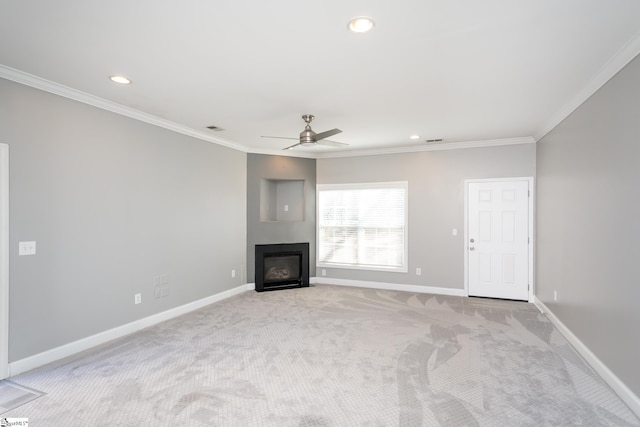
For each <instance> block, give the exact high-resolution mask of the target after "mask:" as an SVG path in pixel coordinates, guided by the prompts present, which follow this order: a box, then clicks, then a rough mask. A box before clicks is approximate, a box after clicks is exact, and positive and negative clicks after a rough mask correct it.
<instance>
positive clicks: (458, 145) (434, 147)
mask: <svg viewBox="0 0 640 427" xmlns="http://www.w3.org/2000/svg"><path fill="white" fill-rule="evenodd" d="M535 142H536V140H535V139H534V138H533V137H531V136H525V137H520V138H505V139H487V140H480V141H464V142H444V143H436V144H430V145H408V146H405V147H384V148H372V149H364V150H350V151H332V152H330V153H317V154H316V158H317V159H324V158H334V157H358V156H376V155H381V154H403V153H417V152H421V151H443V150H459V149H463V148H483V147H497V146H501V145H518V144H535Z"/></svg>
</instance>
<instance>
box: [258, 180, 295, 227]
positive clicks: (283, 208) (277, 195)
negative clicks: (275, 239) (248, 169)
mask: <svg viewBox="0 0 640 427" xmlns="http://www.w3.org/2000/svg"><path fill="white" fill-rule="evenodd" d="M260 221H262V222H266V221H304V180H302V179H299V180H298V179H263V180H261V181H260Z"/></svg>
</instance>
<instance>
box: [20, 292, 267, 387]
mask: <svg viewBox="0 0 640 427" xmlns="http://www.w3.org/2000/svg"><path fill="white" fill-rule="evenodd" d="M252 289H255V285H254V284H252V283H249V284H246V285H240V286H237V287H235V288H232V289H229V290H227V291H224V292H220V293H218V294H215V295H211V296H209V297H206V298H203V299H201V300H198V301H193V302H191V303H188V304H185V305H181V306H180V307H176V308H172V309H170V310H167V311H163V312H162V313H158V314H154V315H151V316H149V317H145V318H143V319H139V320H136V321H134V322H131V323H128V324H126V325H122V326H118V327H116V328H113V329H109V330H108V331H104V332H100V333H98V334H95V335H92V336H90V337H87V338H83V339H80V340H78V341H74V342H71V343H69V344H65V345H61V346H60V347H56V348H54V349H51V350H47V351H45V352H42V353H39V354H36V355H33V356H30V357H27V358H25V359H21V360H17V361H15V362H11V363H10V364H9V373H10V375H11V376H15V375H19V374H21V373H23V372H27V371H30V370H32V369H35V368H38V367H40V366H44V365H46V364H48V363H51V362H55V361H57V360H60V359H63V358H65V357H68V356H72V355H74V354H77V353H79V352H81V351H85V350H88V349H90V348H93V347H96V346H98V345H101V344H104V343H107V342H109V341H112V340H115V339H117V338H121V337H124V336H126V335H129V334H132V333H134V332H138V331H140V330H142V329H145V328H148V327H150V326H153V325H157V324H158V323H160V322H164V321H166V320H169V319H173V318H175V317H178V316H182V315H183V314H187V313H190V312H192V311H195V310H198V309H200V308H202V307H205V306H207V305H209V304H213V303H215V302H218V301H221V300H223V299H227V298H230V297H232V296H235V295H238V294H241V293H242V292H245V291H249V290H252Z"/></svg>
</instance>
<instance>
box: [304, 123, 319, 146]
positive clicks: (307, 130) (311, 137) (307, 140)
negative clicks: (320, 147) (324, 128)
mask: <svg viewBox="0 0 640 427" xmlns="http://www.w3.org/2000/svg"><path fill="white" fill-rule="evenodd" d="M315 143H316V133H315V132H314V131H313V130H311V126H309V125H306V126H305V127H304V130H303V131H302V132H300V145H314V144H315Z"/></svg>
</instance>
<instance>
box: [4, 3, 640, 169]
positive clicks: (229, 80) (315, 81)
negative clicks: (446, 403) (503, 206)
mask: <svg viewBox="0 0 640 427" xmlns="http://www.w3.org/2000/svg"><path fill="white" fill-rule="evenodd" d="M358 15H367V16H371V17H372V18H373V19H374V20H375V22H376V26H375V28H374V29H373V31H371V32H370V33H368V34H366V35H355V34H352V33H350V32H349V31H348V30H347V22H348V21H349V19H350V18H352V17H355V16H358ZM638 52H640V1H638V0H485V1H477V0H440V1H435V0H396V1H393V2H391V1H388V0H367V1H365V0H357V1H356V0H353V1H349V0H295V1H294V0H274V1H258V0H253V1H247V0H216V1H212V0H185V1H181V2H178V1H168V0H153V1H152V0H136V1H130V0H112V1H108V2H98V1H88V0H75V1H73V0H57V1H50V0H29V1H27V0H3V1H2V6H1V9H0V64H3V65H4V67H2V70H0V71H2V73H0V76H4V77H7V76H9V78H12V79H14V80H20V79H22V81H25V78H23V77H24V76H23V77H20V78H17V77H16V76H18V75H23V73H28V74H30V75H34V76H37V77H38V79H33V77H31V76H28V79H27V80H29V79H30V80H29V81H33V80H36V81H39V80H40V79H46V80H47V81H50V82H55V83H56V84H58V85H64V86H67V87H69V88H72V89H73V90H74V91H76V93H80V92H84V93H86V94H90V95H93V96H94V97H99V98H103V99H105V100H108V101H109V102H108V103H107V104H108V105H114V104H113V103H115V104H119V105H122V106H126V107H129V109H127V111H132V110H130V109H135V110H139V111H141V112H143V113H146V114H148V115H151V116H155V117H157V118H159V119H160V120H158V123H160V124H161V125H167V124H169V127H171V126H173V125H175V127H176V128H177V129H179V130H182V131H184V132H185V133H191V134H193V135H195V136H199V137H202V138H205V139H209V140H218V141H220V142H221V143H223V144H225V145H230V146H234V147H238V148H240V149H243V150H246V151H249V152H264V153H268V152H273V153H279V154H292V153H291V152H290V151H287V152H282V151H280V150H281V149H282V148H284V147H286V146H288V145H291V143H293V142H292V141H287V140H277V139H264V138H261V137H260V136H261V135H278V136H280V135H282V136H289V137H297V135H298V133H299V132H300V131H301V130H302V129H303V127H304V126H303V125H304V123H303V122H302V120H301V118H300V115H301V114H303V113H311V114H314V115H315V116H316V119H315V121H314V122H313V128H314V130H315V131H316V132H322V131H325V130H328V129H331V128H336V127H337V128H340V129H342V130H343V133H341V134H339V135H336V136H334V137H332V138H331V139H332V140H336V141H340V142H345V143H348V144H350V146H349V147H347V148H346V149H338V150H342V152H347V153H348V152H351V150H379V149H387V148H392V149H398V148H397V147H405V146H415V145H421V144H424V140H426V139H432V138H444V139H445V143H459V142H469V141H472V142H473V144H475V143H477V144H479V145H481V144H482V142H483V141H487V140H489V141H492V140H504V139H506V140H507V141H511V140H512V139H513V140H514V141H515V140H522V139H523V138H529V139H531V140H535V139H539V138H540V137H541V136H543V135H544V134H545V133H546V132H548V131H549V130H550V129H551V128H552V127H553V126H554V125H555V124H557V123H558V122H559V121H560V120H562V119H563V118H564V117H566V115H567V114H568V113H570V112H571V111H572V110H573V109H574V108H575V107H577V106H578V105H579V103H580V102H582V101H584V99H586V97H588V96H589V95H590V94H591V93H593V91H594V90H596V89H597V88H598V87H599V86H601V85H602V84H603V83H604V82H605V81H606V80H607V79H608V78H610V77H611V76H612V75H613V74H614V73H615V72H616V71H618V70H619V69H620V68H621V67H622V66H624V65H625V64H626V63H628V62H629V61H630V60H631V59H632V58H633V57H634V56H635V55H636V54H638ZM15 70H19V72H16V71H15ZM118 73H121V74H124V75H126V76H128V77H130V78H131V79H132V80H133V84H131V85H129V86H118V85H115V84H114V83H112V82H110V81H109V80H108V78H107V77H108V76H109V75H111V74H118ZM24 75H26V74H24ZM36 86H37V84H36ZM78 91H80V92H78ZM77 97H78V96H77ZM91 98H92V99H94V98H93V97H91ZM94 103H95V102H94ZM145 117H148V116H145ZM148 121H149V120H148ZM209 125H216V126H219V127H221V128H223V129H224V131H220V132H214V131H210V130H208V129H206V126H209ZM411 134H419V135H420V136H421V140H420V141H418V142H416V141H411V140H409V138H408V137H409V135H411ZM294 142H295V141H294ZM335 150H336V149H335V148H331V149H328V148H312V149H305V148H301V149H299V151H298V153H299V154H298V155H308V156H322V155H323V153H325V152H329V151H335ZM292 151H293V150H292ZM305 152H306V154H305ZM300 153H302V154H300Z"/></svg>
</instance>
